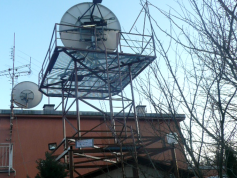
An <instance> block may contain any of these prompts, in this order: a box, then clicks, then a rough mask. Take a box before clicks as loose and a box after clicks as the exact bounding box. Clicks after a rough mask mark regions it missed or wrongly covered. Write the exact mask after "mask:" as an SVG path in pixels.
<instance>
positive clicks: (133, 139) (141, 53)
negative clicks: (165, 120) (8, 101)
mask: <svg viewBox="0 0 237 178" xmlns="http://www.w3.org/2000/svg"><path fill="white" fill-rule="evenodd" d="M147 7H148V4H145V5H144V6H143V9H145V12H146V13H147V10H148V9H147ZM140 14H141V13H140ZM140 14H139V15H140ZM145 18H146V16H145ZM144 20H145V19H144ZM61 25H62V24H55V27H54V31H53V34H52V38H51V41H50V46H49V49H48V52H47V54H46V57H45V60H44V62H43V65H42V69H41V71H40V73H39V80H38V83H39V90H40V91H41V92H42V93H44V94H45V95H47V96H48V97H61V98H62V102H61V104H62V113H63V115H62V123H63V140H62V142H61V143H60V144H59V145H58V147H57V148H56V149H55V150H54V151H53V152H52V154H55V153H56V152H57V151H58V150H59V149H60V147H62V146H64V152H63V153H61V154H60V155H59V156H58V157H57V158H56V160H61V159H63V158H64V161H65V162H66V163H68V164H69V172H70V178H72V177H73V174H77V176H78V177H83V176H82V175H81V174H80V171H78V170H80V169H83V168H88V169H92V170H95V169H100V170H102V169H104V168H105V167H108V166H111V165H121V167H122V170H123V178H125V177H126V175H125V172H124V164H125V160H128V159H131V158H133V159H134V163H135V164H134V171H135V174H136V175H137V176H139V173H138V172H139V167H138V162H137V157H138V154H140V155H144V154H145V155H147V156H148V157H149V158H150V156H152V155H156V154H159V153H160V152H164V151H167V150H169V149H171V147H166V148H161V149H160V150H158V149H152V148H147V147H148V146H149V145H151V144H153V143H155V142H156V141H158V140H160V139H161V138H160V137H157V136H145V137H144V136H143V137H142V138H141V134H140V128H139V120H138V117H137V113H136V107H135V96H134V92H133V79H135V78H136V77H137V76H138V75H139V74H140V73H141V72H142V71H143V70H144V69H145V68H146V67H147V66H148V65H149V64H150V63H151V62H152V61H154V60H155V58H156V52H155V51H156V50H155V42H154V37H153V31H152V35H144V29H145V23H144V27H143V34H134V33H130V32H129V33H124V32H118V33H117V36H116V44H117V49H116V50H115V51H109V50H107V49H106V47H105V46H104V48H105V50H101V49H99V48H97V43H94V44H93V47H92V48H90V49H80V48H72V47H64V46H62V43H61V42H60V40H61V39H60V38H61V36H60V31H59V26H61ZM70 28H71V29H72V28H73V29H77V30H73V31H68V33H74V34H75V33H78V34H79V35H80V33H81V31H82V29H83V27H78V26H70ZM87 30H88V28H87ZM64 33H65V31H64ZM90 34H97V33H96V27H93V28H90V30H89V33H88V35H90ZM101 35H103V34H101ZM97 37H98V38H99V39H103V40H105V39H104V38H102V37H99V36H96V38H97ZM64 40H69V39H64ZM76 40H80V39H74V42H75V41H76ZM80 42H81V41H80ZM128 85H130V87H131V93H130V94H131V95H130V98H129V97H126V96H125V95H124V89H125V87H126V86H128ZM71 98H72V99H73V101H72V102H71V104H70V105H69V99H71ZM94 100H97V101H104V102H106V101H107V102H108V106H109V112H106V111H103V110H102V109H100V108H98V107H97V106H96V105H94V104H93V101H94ZM79 101H80V102H83V103H85V104H87V105H88V106H90V107H92V108H94V109H96V110H97V111H99V112H101V113H102V114H103V115H104V122H102V123H101V124H99V125H97V126H95V127H94V128H92V129H91V130H81V128H80V112H79ZM116 102H117V103H118V102H119V103H120V109H117V108H115V103H116ZM73 105H76V111H77V116H76V118H77V126H74V125H73V124H72V123H71V122H70V121H69V119H67V116H66V115H67V113H68V111H69V110H70V109H71V108H72V106H73ZM115 110H116V111H117V112H115ZM125 111H126V112H125ZM131 112H133V113H131ZM128 117H134V121H135V125H136V128H135V129H132V128H131V127H128V126H127V118H128ZM66 123H67V124H69V125H70V126H71V127H72V128H73V129H74V130H75V133H74V134H73V135H72V136H68V135H67V134H66V127H65V124H66ZM101 125H105V126H106V128H107V129H105V130H98V129H97V128H98V127H100V126H101ZM95 132H97V133H98V132H100V133H111V134H110V135H107V136H102V137H98V136H97V137H96V136H94V135H93V133H95ZM82 139H94V143H95V145H94V148H88V149H84V148H83V149H75V142H76V140H82ZM102 139H103V140H109V143H110V144H108V143H106V144H105V143H102V142H100V141H98V140H102ZM95 163H96V164H95Z"/></svg>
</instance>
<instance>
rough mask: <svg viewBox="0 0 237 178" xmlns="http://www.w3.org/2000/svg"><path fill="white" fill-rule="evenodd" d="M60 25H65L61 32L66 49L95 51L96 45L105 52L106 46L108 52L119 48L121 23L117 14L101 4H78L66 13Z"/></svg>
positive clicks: (60, 29)
mask: <svg viewBox="0 0 237 178" xmlns="http://www.w3.org/2000/svg"><path fill="white" fill-rule="evenodd" d="M60 24H63V25H60V27H59V32H60V37H61V40H62V43H63V45H64V46H65V47H71V48H82V49H93V46H94V45H95V43H97V48H98V49H101V50H105V48H104V45H105V47H106V49H107V50H108V51H114V50H115V49H116V47H117V42H116V41H117V34H118V32H120V31H121V27H120V23H119V21H118V19H117V17H116V16H115V14H114V13H113V12H112V11H111V10H109V9H108V8H107V7H105V6H103V5H101V4H94V3H90V2H85V3H80V4H77V5H75V6H73V7H71V8H70V9H69V10H67V11H66V13H65V14H64V15H63V17H62V19H61V22H60ZM67 25H68V26H67ZM79 27H80V28H79ZM95 29H96V34H95V33H94V30H95ZM93 33H94V34H93ZM96 39H97V40H96ZM103 43H104V44H103Z"/></svg>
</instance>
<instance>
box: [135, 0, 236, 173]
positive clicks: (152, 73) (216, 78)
mask: <svg viewBox="0 0 237 178" xmlns="http://www.w3.org/2000/svg"><path fill="white" fill-rule="evenodd" d="M177 4H178V5H179V6H178V7H179V9H177V8H172V7H170V11H169V12H166V11H164V10H162V9H160V8H159V7H157V6H155V5H153V4H152V1H151V2H149V5H150V6H151V7H153V8H154V9H153V11H152V12H155V13H154V14H152V13H150V12H147V13H148V15H149V16H150V18H151V20H152V23H153V32H154V33H155V40H156V50H157V60H156V61H155V62H153V63H152V65H151V66H150V68H149V69H148V70H147V71H146V72H147V73H146V74H145V75H144V76H143V77H140V78H139V80H137V83H138V85H139V88H138V90H139V93H141V94H142V95H143V96H144V97H145V98H146V99H147V100H148V101H149V102H150V104H151V106H152V107H153V109H154V110H155V111H156V112H157V113H171V114H172V116H173V120H174V121H175V117H176V113H185V114H186V118H187V119H186V121H185V122H184V124H183V125H182V127H181V128H182V129H179V136H180V138H181V141H182V144H183V145H184V147H185V153H184V154H185V155H186V156H187V160H188V161H190V162H189V163H190V164H189V166H190V167H191V168H192V170H193V171H194V173H195V175H196V176H197V177H203V172H202V170H201V167H200V166H201V165H202V162H205V164H207V163H208V164H209V165H213V169H216V171H217V172H218V175H219V177H223V174H224V173H223V170H224V169H225V164H224V163H225V161H224V160H225V159H224V158H225V149H226V148H227V147H228V146H227V145H228V143H231V142H232V143H234V142H235V141H236V136H235V134H236V126H237V124H236V121H237V118H236V115H237V112H236V101H237V97H236V92H237V87H236V86H237V64H236V62H237V56H236V53H237V43H236V42H237V36H236V35H237V10H236V8H237V2H236V1H235V0H188V1H185V2H181V1H177ZM157 12H159V15H158V14H157ZM161 16H162V17H165V19H166V22H167V23H169V27H166V26H163V25H164V24H163V23H159V20H158V19H159V18H161ZM164 35H165V36H166V38H165V41H162V40H163V39H162V38H160V36H164ZM177 128H179V126H178V123H177ZM235 146H236V145H232V149H233V150H236V147H235ZM216 148H217V152H218V155H219V158H218V163H217V166H215V165H214V164H212V163H213V162H214V158H215V156H216V155H215V153H214V152H215V149H216ZM235 153H236V151H235Z"/></svg>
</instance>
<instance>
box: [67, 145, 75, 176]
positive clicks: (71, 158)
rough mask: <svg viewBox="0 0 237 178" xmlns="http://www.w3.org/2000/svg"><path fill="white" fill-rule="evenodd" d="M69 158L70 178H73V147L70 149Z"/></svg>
mask: <svg viewBox="0 0 237 178" xmlns="http://www.w3.org/2000/svg"><path fill="white" fill-rule="evenodd" d="M68 156H69V176H70V178H73V172H74V164H73V150H72V146H70V149H69V150H68Z"/></svg>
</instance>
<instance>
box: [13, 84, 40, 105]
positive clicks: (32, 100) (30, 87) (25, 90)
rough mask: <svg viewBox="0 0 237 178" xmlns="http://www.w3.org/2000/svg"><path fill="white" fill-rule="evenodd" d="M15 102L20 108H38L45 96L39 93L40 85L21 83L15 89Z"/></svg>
mask: <svg viewBox="0 0 237 178" xmlns="http://www.w3.org/2000/svg"><path fill="white" fill-rule="evenodd" d="M12 92H13V101H14V103H15V104H16V105H17V106H18V107H20V108H33V107H35V106H37V105H38V104H39V103H40V102H41V100H42V98H43V95H42V93H41V92H39V91H38V85H37V84H35V83H33V82H28V81H26V82H21V83H18V84H17V85H16V86H15V87H14V88H13V91H12Z"/></svg>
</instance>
